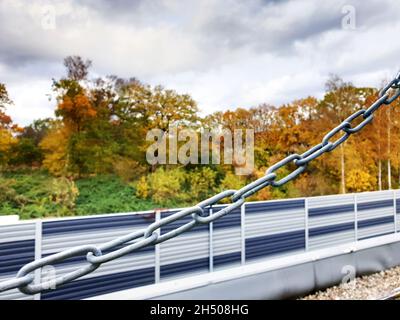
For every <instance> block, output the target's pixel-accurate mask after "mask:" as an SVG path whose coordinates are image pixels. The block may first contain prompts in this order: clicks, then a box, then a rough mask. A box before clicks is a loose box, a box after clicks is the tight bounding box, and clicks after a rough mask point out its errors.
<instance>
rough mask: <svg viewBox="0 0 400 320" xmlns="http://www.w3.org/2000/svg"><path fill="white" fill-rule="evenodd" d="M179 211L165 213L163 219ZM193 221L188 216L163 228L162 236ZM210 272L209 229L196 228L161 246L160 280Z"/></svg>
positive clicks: (162, 215)
mask: <svg viewBox="0 0 400 320" xmlns="http://www.w3.org/2000/svg"><path fill="white" fill-rule="evenodd" d="M177 211H178V210H171V211H164V212H162V213H161V218H165V217H168V216H170V215H171V214H174V213H176V212H177ZM191 220H192V216H191V215H189V216H186V217H184V218H182V219H180V220H179V221H175V222H172V223H170V224H167V225H166V226H164V227H162V228H161V234H165V233H167V232H168V231H171V230H173V229H176V228H178V227H179V226H182V225H184V224H185V223H187V222H189V221H191ZM208 271H209V227H208V224H205V225H198V226H195V227H194V228H193V229H191V230H189V231H187V232H185V233H184V234H182V235H180V236H178V237H175V238H172V239H170V240H168V241H165V242H163V243H161V244H160V280H161V281H163V280H166V279H171V278H179V277H185V276H188V275H193V274H199V273H204V272H208Z"/></svg>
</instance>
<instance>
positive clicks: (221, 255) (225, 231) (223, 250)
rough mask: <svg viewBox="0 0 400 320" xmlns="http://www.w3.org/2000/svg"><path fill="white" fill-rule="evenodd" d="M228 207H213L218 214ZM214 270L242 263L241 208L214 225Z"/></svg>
mask: <svg viewBox="0 0 400 320" xmlns="http://www.w3.org/2000/svg"><path fill="white" fill-rule="evenodd" d="M225 207H226V206H225V205H224V206H215V207H213V213H217V212H218V211H220V210H222V209H223V208H225ZM212 227H213V266H214V269H216V270H219V269H221V268H229V267H232V266H235V265H238V264H240V263H241V242H242V240H241V208H237V209H235V210H234V211H232V212H231V213H229V214H228V215H226V216H224V217H222V218H221V219H219V220H217V221H216V222H214V223H213V226H212Z"/></svg>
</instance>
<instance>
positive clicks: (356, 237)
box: [354, 194, 358, 242]
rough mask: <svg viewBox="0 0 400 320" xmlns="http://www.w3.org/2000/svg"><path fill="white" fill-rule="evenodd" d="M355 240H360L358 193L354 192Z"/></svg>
mask: <svg viewBox="0 0 400 320" xmlns="http://www.w3.org/2000/svg"><path fill="white" fill-rule="evenodd" d="M354 238H355V239H354V241H355V242H357V241H358V206H357V194H354Z"/></svg>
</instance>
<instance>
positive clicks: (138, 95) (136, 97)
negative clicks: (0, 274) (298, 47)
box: [0, 56, 400, 217]
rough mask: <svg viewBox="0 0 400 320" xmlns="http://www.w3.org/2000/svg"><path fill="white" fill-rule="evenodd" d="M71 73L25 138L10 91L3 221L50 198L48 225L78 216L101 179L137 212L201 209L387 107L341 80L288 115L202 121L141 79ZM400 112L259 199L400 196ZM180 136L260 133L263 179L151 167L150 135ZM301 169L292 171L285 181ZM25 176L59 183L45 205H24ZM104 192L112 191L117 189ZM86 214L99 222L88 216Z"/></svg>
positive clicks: (232, 115)
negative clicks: (116, 184)
mask: <svg viewBox="0 0 400 320" xmlns="http://www.w3.org/2000/svg"><path fill="white" fill-rule="evenodd" d="M64 65H65V67H66V71H67V73H66V76H65V77H63V78H61V79H58V80H54V81H53V86H52V97H53V99H54V101H55V103H56V108H55V117H54V118H51V119H39V120H36V121H34V122H33V123H32V124H31V125H29V126H26V127H24V128H20V127H18V126H17V125H15V124H13V122H12V119H11V118H10V117H9V116H7V114H6V112H7V111H6V108H11V107H12V101H11V99H10V98H9V96H8V93H7V90H6V87H5V85H4V84H0V168H1V171H2V172H3V176H0V184H1V186H0V194H1V195H0V209H1V208H2V209H1V210H2V211H1V212H0V213H9V212H17V210H19V209H21V208H25V212H26V207H27V206H28V205H29V204H32V202H33V203H35V205H38V204H37V201H39V202H40V201H43V200H41V198H40V197H41V196H42V197H43V198H45V201H44V202H46V203H49V204H51V206H47V207H46V206H45V208H47V209H43V208H42V211H43V215H54V214H55V215H67V214H75V211H76V203H77V202H79V194H80V193H82V192H83V190H81V189H80V188H79V181H83V180H85V179H89V178H93V177H96V176H98V177H104V176H110V177H119V178H120V179H121V180H122V181H123V183H124V184H125V185H126V186H129V187H130V188H131V189H129V190H131V192H132V194H131V196H132V198H134V199H136V200H138V201H136V200H135V202H134V203H135V204H138V203H140V201H142V202H146V201H147V202H146V203H149V205H150V204H151V206H153V205H157V206H160V207H171V206H176V205H179V206H184V205H188V204H192V203H194V202H196V201H199V200H201V199H204V198H205V197H208V196H210V195H212V194H213V193H215V192H218V191H220V190H223V189H228V188H229V189H237V188H240V187H241V186H243V185H244V184H246V183H248V182H250V181H252V180H254V179H256V178H258V177H261V176H262V175H263V174H264V172H265V170H266V169H267V168H268V167H269V166H270V165H271V164H273V163H275V162H276V161H279V160H280V159H282V158H283V157H285V156H287V155H288V154H291V153H302V152H304V151H305V150H307V149H308V148H310V147H311V146H313V145H315V144H317V143H319V142H320V141H321V138H322V137H323V136H324V135H325V134H326V133H327V132H328V131H329V130H331V129H332V128H333V127H335V126H337V125H338V124H339V123H340V122H341V121H343V120H344V119H345V118H347V117H348V116H349V115H350V114H351V113H353V112H354V111H356V110H359V109H361V108H366V107H368V106H369V105H370V104H371V103H372V102H373V101H374V100H375V99H376V98H377V97H378V91H377V89H375V88H357V87H355V86H353V85H352V84H351V83H347V82H344V81H343V80H342V79H340V78H339V77H337V76H334V75H332V76H331V77H330V78H329V79H328V81H327V83H326V93H325V95H324V97H323V98H322V99H317V98H315V97H306V98H303V99H299V100H296V101H293V102H292V103H289V104H286V105H282V106H279V107H276V106H272V105H269V104H262V105H259V106H257V107H253V108H250V109H244V108H237V109H235V110H229V111H225V112H216V113H214V114H211V115H208V116H206V117H201V116H200V115H199V110H198V107H197V105H196V102H195V101H194V100H193V99H192V98H191V97H190V96H189V95H187V94H179V93H177V92H176V91H174V90H169V89H165V88H163V87H161V86H155V87H153V86H150V85H147V84H145V83H142V82H140V81H139V80H138V79H135V78H131V79H122V78H119V77H117V76H107V77H101V78H97V79H92V78H90V72H89V71H90V67H91V61H89V60H84V59H82V58H81V57H77V56H73V57H67V58H66V59H65V60H64ZM398 104H399V103H398V102H395V103H394V104H393V105H391V106H389V107H382V108H381V109H380V110H379V111H378V112H376V113H375V120H374V121H373V122H372V123H371V124H369V125H368V126H367V127H365V129H364V130H363V131H362V132H360V133H358V134H356V135H353V136H352V137H351V139H349V140H347V141H346V142H345V143H344V144H342V145H341V146H340V147H338V148H337V149H336V150H335V151H333V152H332V153H330V154H329V155H324V156H322V157H320V158H318V159H316V160H315V161H313V162H312V163H310V164H309V166H308V170H307V171H306V173H305V174H303V175H301V176H300V177H298V178H297V179H296V180H295V181H293V182H290V183H288V184H286V185H285V186H282V187H280V188H276V189H270V188H265V189H264V190H262V191H260V192H259V193H257V194H256V195H254V196H253V198H252V199H253V200H266V199H273V198H286V197H298V196H313V195H324V194H333V193H345V192H360V191H367V190H380V189H386V188H397V187H398V186H399V184H400V146H399V141H398V139H399V137H400V123H399V113H400V110H399V106H398ZM358 120H360V119H358ZM170 126H176V127H178V128H193V129H195V130H199V129H200V128H210V129H213V128H219V129H221V128H226V129H229V130H232V131H233V130H235V129H249V128H251V129H254V131H255V168H254V170H253V172H252V173H251V174H249V175H248V176H237V175H235V174H234V166H235V164H233V165H212V164H210V165H196V164H188V165H149V164H148V162H147V161H146V149H147V147H148V146H149V142H148V141H146V133H147V132H148V131H149V130H151V129H154V128H158V129H161V130H164V131H167V130H168V128H169V127H170ZM291 169H293V168H292V167H291V166H290V165H289V166H287V167H285V168H283V169H281V170H280V171H279V174H281V175H284V174H285V173H287V172H288V170H291ZM21 170H24V172H28V174H29V172H31V173H32V172H35V175H37V172H43V174H46V172H47V173H48V174H49V177H52V179H53V180H52V181H53V182H52V184H51V187H49V188H48V190H47V191H46V192H43V194H42V195H41V196H38V197H36V198H35V197H33V198H32V197H31V198H30V197H24V196H22V195H21V192H19V191H18V190H17V189H18V188H15V184H16V183H17V182H16V181H15V179H14V180H13V179H11V178H10V177H12V173H13V172H14V173H16V172H21ZM7 177H8V178H7ZM113 179H114V178H113ZM112 181H114V180H112ZM102 183H106V184H107V179H105V180H104V179H103V180H102ZM84 186H85V184H84V183H82V188H83V187H84ZM19 187H20V189H21V185H20V186H19ZM95 187H96V186H93V185H91V186H90V188H95ZM85 192H86V191H84V193H85ZM125 196H126V195H124V199H125ZM1 203H2V204H1ZM54 204H56V207H54ZM1 205H2V206H1ZM50 207H51V208H52V209H51V210H50V209H49V208H50ZM139 207H140V206H139ZM57 208H58V209H57ZM60 208H61V209H60ZM135 208H136V207H135ZM135 208H130V209H132V210H134V209H135ZM140 208H142V207H140ZM11 209H12V210H11ZM13 210H14V211H13ZM35 210H36V209H35ZM49 210H50V211H49ZM111 210H118V208H115V209H111ZM47 211H49V212H47ZM94 211H96V210H94ZM84 213H93V212H79V214H84ZM40 215H42V213H41V214H37V213H35V214H30V213H29V210H28V211H27V213H26V216H27V217H30V216H40Z"/></svg>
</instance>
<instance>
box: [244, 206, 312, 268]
mask: <svg viewBox="0 0 400 320" xmlns="http://www.w3.org/2000/svg"><path fill="white" fill-rule="evenodd" d="M245 212H246V213H245V226H246V227H245V228H246V230H245V235H246V239H245V248H246V249H245V253H246V261H247V260H249V259H259V258H262V257H272V256H276V255H280V254H287V253H291V252H293V251H298V250H304V249H305V203H304V200H303V199H294V200H284V201H273V202H259V203H254V202H252V203H249V204H246V211H245Z"/></svg>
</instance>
